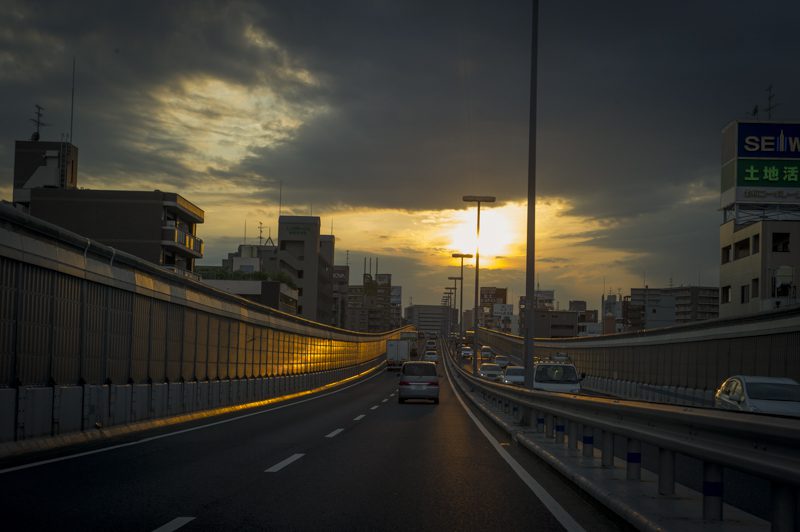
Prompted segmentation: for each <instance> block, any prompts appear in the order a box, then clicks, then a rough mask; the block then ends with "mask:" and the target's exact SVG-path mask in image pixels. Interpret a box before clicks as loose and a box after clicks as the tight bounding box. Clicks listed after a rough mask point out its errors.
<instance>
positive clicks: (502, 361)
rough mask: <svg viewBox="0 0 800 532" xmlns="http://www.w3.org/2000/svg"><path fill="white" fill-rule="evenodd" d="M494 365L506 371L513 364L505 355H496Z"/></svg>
mask: <svg viewBox="0 0 800 532" xmlns="http://www.w3.org/2000/svg"><path fill="white" fill-rule="evenodd" d="M494 363H495V364H497V365H498V366H500V367H501V368H503V369H506V367H508V365H509V364H511V359H510V358H508V357H507V356H504V355H496V356H495V357H494Z"/></svg>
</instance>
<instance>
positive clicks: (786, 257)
mask: <svg viewBox="0 0 800 532" xmlns="http://www.w3.org/2000/svg"><path fill="white" fill-rule="evenodd" d="M720 190H721V192H720V209H721V210H722V224H721V225H720V228H719V249H720V269H719V280H720V291H719V303H720V304H719V316H720V317H721V318H728V317H734V316H742V315H747V314H752V313H756V312H763V311H768V310H773V309H777V308H786V307H787V306H788V307H791V306H796V305H798V304H800V300H798V290H797V287H798V285H800V123H776V122H739V121H735V122H731V123H730V124H728V125H727V126H726V127H725V128H724V129H723V131H722V169H721V187H720Z"/></svg>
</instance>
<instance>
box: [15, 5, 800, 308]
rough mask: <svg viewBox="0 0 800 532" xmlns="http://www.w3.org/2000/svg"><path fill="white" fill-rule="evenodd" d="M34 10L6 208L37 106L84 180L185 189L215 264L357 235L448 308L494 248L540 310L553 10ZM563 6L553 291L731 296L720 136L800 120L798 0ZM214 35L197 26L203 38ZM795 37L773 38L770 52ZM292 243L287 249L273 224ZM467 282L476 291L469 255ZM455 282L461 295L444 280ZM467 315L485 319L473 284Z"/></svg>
mask: <svg viewBox="0 0 800 532" xmlns="http://www.w3.org/2000/svg"><path fill="white" fill-rule="evenodd" d="M103 5H105V4H100V3H96V4H95V3H93V2H82V3H80V5H75V6H72V5H66V4H63V3H60V2H37V3H30V2H21V1H19V2H17V1H12V2H11V4H10V5H9V6H8V7H9V8H8V9H7V13H8V16H6V17H3V20H2V21H0V42H2V47H3V49H4V50H5V55H4V56H3V57H2V58H0V65H2V68H0V81H2V83H0V97H2V101H3V102H4V105H3V106H0V198H2V199H5V200H10V199H11V176H12V173H13V153H14V141H15V140H18V139H19V140H22V139H27V138H29V137H30V134H31V133H32V132H33V129H34V126H33V125H32V124H31V123H30V122H29V119H30V118H31V117H33V112H34V104H40V105H42V106H43V107H44V118H43V120H44V122H45V123H47V124H50V126H48V127H45V128H43V129H42V138H43V139H45V140H59V138H61V136H62V135H63V134H64V132H67V131H69V129H70V124H69V115H70V110H69V102H70V86H71V73H72V59H73V57H74V58H75V59H76V63H77V69H76V71H77V91H76V106H75V128H74V142H75V144H76V145H77V146H78V147H79V148H80V157H79V170H78V178H79V185H80V186H82V187H87V188H98V189H100V188H105V189H125V190H154V189H161V190H165V191H175V192H179V193H180V194H181V195H183V196H185V197H186V198H187V199H189V200H190V201H192V202H193V203H195V204H197V205H198V206H199V207H201V208H202V209H203V210H204V211H205V213H206V218H205V223H204V224H203V225H201V226H200V228H199V231H198V234H199V236H200V237H201V238H202V239H203V240H204V241H205V242H206V248H205V257H204V260H203V261H202V262H201V264H219V263H220V261H221V259H222V258H223V257H225V256H227V253H229V252H231V251H234V250H235V249H236V247H237V245H238V244H239V243H242V240H243V236H244V235H243V230H244V226H245V223H246V224H247V238H248V242H249V243H254V242H257V240H256V238H257V234H258V233H257V224H258V222H262V223H263V224H264V226H265V227H271V228H272V236H273V238H276V235H277V217H278V210H279V202H281V203H282V205H281V211H282V212H283V213H284V214H298V215H306V214H310V213H311V212H312V211H313V214H314V215H318V216H320V217H321V225H322V228H323V232H328V231H329V228H330V226H331V221H332V222H333V233H334V235H336V238H337V241H336V263H337V264H344V262H345V251H346V250H349V251H350V264H351V279H357V278H358V276H360V274H361V260H362V257H364V256H371V257H378V259H379V261H380V265H381V266H380V270H381V271H382V272H387V273H392V275H393V283H396V284H397V285H401V286H403V306H406V305H408V302H409V298H413V300H414V303H418V304H425V303H428V304H431V303H434V304H435V303H438V301H439V299H440V297H441V293H442V287H444V286H445V285H446V284H449V283H448V282H447V277H448V276H452V275H456V274H457V262H456V260H455V259H452V258H451V257H450V255H451V254H452V252H465V253H472V252H473V251H474V240H473V239H472V236H471V235H472V234H473V233H472V232H473V231H474V224H475V218H474V217H475V212H474V207H473V208H469V206H468V204H464V203H463V202H461V196H462V195H463V194H491V195H494V196H496V197H497V199H498V203H497V204H495V206H494V208H491V209H489V208H486V207H484V209H485V210H483V209H482V225H483V227H482V230H483V242H482V249H481V284H482V285H483V286H498V287H507V288H508V289H509V299H508V300H509V302H513V303H514V304H515V306H516V302H517V300H518V296H519V295H521V294H522V293H523V292H524V255H525V247H524V245H525V244H524V243H525V198H526V188H525V187H526V172H527V142H528V139H527V133H528V132H527V128H528V124H527V117H528V91H529V85H528V65H529V51H530V41H529V39H530V4H529V2H509V3H506V4H503V5H502V7H498V6H497V5H495V4H493V3H490V2H477V1H473V2H458V3H455V2H436V3H430V2H401V3H397V4H394V5H393V4H376V5H363V4H361V3H357V2H355V3H347V2H344V3H339V2H337V3H331V4H328V3H319V4H317V5H314V6H313V7H309V6H307V5H295V4H293V3H289V4H270V3H261V2H255V1H253V2H248V1H243V2H238V3H235V4H229V5H226V6H225V7H223V8H220V10H217V11H214V10H213V9H212V8H211V7H210V6H208V5H199V4H196V5H192V6H190V7H186V6H180V7H179V6H177V5H163V4H160V3H153V4H149V5H148V4H147V3H144V4H141V3H140V4H136V5H135V6H134V5H120V6H116V7H115V9H114V13H113V14H112V13H111V11H109V10H108V9H105V8H101V6H103ZM614 7H615V8H616V9H612V8H609V7H608V6H606V5H599V4H591V3H578V2H559V3H542V5H541V7H540V36H539V65H540V68H539V88H538V94H539V115H540V122H539V125H538V135H539V137H538V140H539V152H538V158H539V165H538V193H539V195H538V203H537V211H538V213H539V214H538V215H537V217H538V218H537V220H538V228H539V233H538V234H537V259H538V263H537V277H538V279H539V281H540V284H541V287H542V288H543V289H545V288H546V289H553V290H555V293H556V299H557V300H558V301H560V302H561V308H566V306H567V301H569V300H576V299H577V300H585V301H587V302H588V303H589V308H597V307H599V299H600V296H601V294H602V292H603V286H604V285H605V288H606V292H608V291H609V290H610V289H611V290H614V291H616V290H617V289H621V290H622V291H623V293H624V294H627V293H628V290H629V289H630V288H631V287H641V286H643V285H644V284H645V283H646V284H648V285H650V286H660V287H665V286H668V285H669V283H670V280H671V281H672V284H673V285H675V286H679V285H697V284H701V285H710V286H715V285H716V284H717V283H718V275H719V250H718V249H717V248H718V243H719V225H720V222H721V215H720V213H719V212H718V207H719V153H720V142H721V141H720V132H721V130H722V128H723V127H724V126H725V125H726V124H727V123H728V122H729V121H731V120H736V119H742V120H745V119H749V118H751V116H750V114H751V113H752V112H754V111H755V106H758V108H759V113H760V115H759V117H758V118H761V119H766V118H767V116H766V114H765V109H766V107H767V91H766V89H767V87H768V86H772V87H773V89H774V91H775V95H776V96H775V102H774V103H776V104H777V107H776V108H775V110H774V115H773V119H777V120H781V121H793V120H796V119H800V102H798V100H797V99H796V98H795V99H793V96H794V95H796V94H798V93H800V74H799V73H798V72H797V71H796V69H793V68H789V67H787V65H786V61H785V59H786V50H790V49H793V46H794V42H793V41H794V38H795V37H794V35H795V33H796V32H795V28H794V26H795V24H796V22H795V21H796V20H797V18H798V16H800V5H798V4H797V3H796V2H789V1H775V2H761V3H759V4H758V5H754V4H747V3H741V4H735V5H732V4H731V3H729V2H723V1H721V0H720V1H714V2H705V3H702V4H699V5H695V4H692V3H688V2H687V3H685V4H680V5H675V4H670V5H667V6H652V5H642V4H641V3H637V2H625V3H623V4H618V5H615V6H614ZM190 30H191V31H190ZM762 35H769V39H761V38H757V37H756V36H762ZM265 236H266V231H265ZM467 264H469V266H468V267H466V268H465V277H466V279H465V283H466V284H465V287H469V286H470V284H469V283H470V282H471V279H472V271H473V270H472V267H471V264H472V262H471V261H467V263H465V266H467ZM443 283H444V284H443ZM464 305H465V307H466V308H470V307H471V306H472V292H471V291H470V290H465V297H464Z"/></svg>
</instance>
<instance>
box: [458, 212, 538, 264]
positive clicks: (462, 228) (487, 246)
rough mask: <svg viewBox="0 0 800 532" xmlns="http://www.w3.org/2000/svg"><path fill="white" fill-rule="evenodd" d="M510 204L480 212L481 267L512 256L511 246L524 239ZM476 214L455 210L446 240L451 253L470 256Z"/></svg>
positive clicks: (522, 228) (521, 228) (474, 237)
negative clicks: (460, 252) (457, 251)
mask: <svg viewBox="0 0 800 532" xmlns="http://www.w3.org/2000/svg"><path fill="white" fill-rule="evenodd" d="M516 210H517V209H515V206H514V205H506V206H503V207H501V208H496V209H486V208H484V209H481V237H480V253H481V264H482V265H483V266H485V267H491V266H492V263H493V262H494V261H495V259H496V258H499V257H501V256H502V257H504V256H507V255H509V254H514V253H515V250H514V247H515V244H517V243H519V242H520V241H522V239H523V238H524V230H525V226H524V225H520V223H519V221H518V220H517V218H518V216H517V215H518V214H519V213H517V212H516ZM475 230H476V213H475V209H467V210H466V211H459V212H458V213H457V215H456V220H455V223H454V225H453V227H452V228H451V230H450V232H449V234H448V238H449V240H450V242H449V246H450V247H451V248H452V249H454V250H460V251H464V252H466V253H471V252H473V251H474V250H475V242H476V236H475Z"/></svg>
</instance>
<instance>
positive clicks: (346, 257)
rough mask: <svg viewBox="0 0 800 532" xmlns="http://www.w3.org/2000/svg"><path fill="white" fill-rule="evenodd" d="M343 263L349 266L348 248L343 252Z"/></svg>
mask: <svg viewBox="0 0 800 532" xmlns="http://www.w3.org/2000/svg"><path fill="white" fill-rule="evenodd" d="M344 264H345V266H347V267H348V268H349V267H350V250H349V249H348V250H347V251H346V252H345V256H344Z"/></svg>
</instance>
